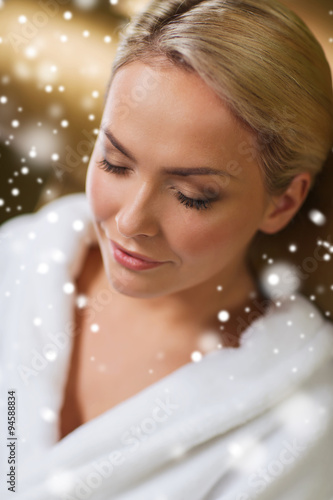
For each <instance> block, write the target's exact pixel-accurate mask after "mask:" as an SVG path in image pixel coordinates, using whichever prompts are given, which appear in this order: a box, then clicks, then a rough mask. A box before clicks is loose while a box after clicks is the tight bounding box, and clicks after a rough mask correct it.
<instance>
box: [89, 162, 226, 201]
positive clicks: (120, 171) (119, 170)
mask: <svg viewBox="0 0 333 500" xmlns="http://www.w3.org/2000/svg"><path fill="white" fill-rule="evenodd" d="M97 164H98V166H99V168H101V169H102V170H105V171H106V172H108V173H112V174H116V175H121V176H126V175H128V173H129V170H130V169H128V168H126V167H119V166H117V165H112V163H109V162H108V161H107V160H106V159H105V158H104V159H103V160H101V161H99V162H97ZM174 195H175V196H176V198H177V199H178V201H180V203H182V204H183V205H184V206H185V208H194V209H196V210H206V209H208V208H210V207H211V205H212V203H213V202H214V201H217V200H207V199H196V198H189V197H187V196H185V195H184V194H183V193H181V192H180V191H176V192H175V193H174Z"/></svg>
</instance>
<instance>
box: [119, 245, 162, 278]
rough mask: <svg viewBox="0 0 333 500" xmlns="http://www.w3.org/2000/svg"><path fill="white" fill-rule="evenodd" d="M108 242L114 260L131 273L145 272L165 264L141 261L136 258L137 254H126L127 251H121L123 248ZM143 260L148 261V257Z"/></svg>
mask: <svg viewBox="0 0 333 500" xmlns="http://www.w3.org/2000/svg"><path fill="white" fill-rule="evenodd" d="M109 242H110V247H111V251H112V255H113V258H114V260H115V261H116V262H118V264H121V265H122V266H124V267H126V268H127V269H131V270H132V271H146V270H148V269H153V268H155V267H159V266H162V265H163V264H165V262H156V261H152V260H149V261H148V260H144V259H141V258H140V257H136V255H138V254H135V255H134V252H133V253H127V251H125V250H122V248H123V247H122V246H120V245H118V244H117V243H115V242H113V241H112V240H109ZM145 259H148V257H145Z"/></svg>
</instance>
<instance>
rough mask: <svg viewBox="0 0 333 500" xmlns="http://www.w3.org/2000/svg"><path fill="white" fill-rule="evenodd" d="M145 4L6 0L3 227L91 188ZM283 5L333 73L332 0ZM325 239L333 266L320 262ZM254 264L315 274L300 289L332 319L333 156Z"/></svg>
mask: <svg viewBox="0 0 333 500" xmlns="http://www.w3.org/2000/svg"><path fill="white" fill-rule="evenodd" d="M146 3H147V0H118V1H116V0H111V1H109V0H38V1H34V0H21V1H20V0H0V224H1V223H3V222H5V221H6V220H9V219H10V218H12V217H15V216H17V215H20V214H23V213H30V212H34V211H36V210H38V209H39V208H40V207H41V206H42V205H44V204H45V203H48V202H49V201H51V200H52V199H54V198H58V197H59V196H62V195H64V194H67V193H72V192H77V191H84V190H85V176H86V169H87V166H88V161H89V156H90V153H91V151H92V148H93V143H94V140H95V138H96V135H95V134H96V131H97V129H98V127H99V122H100V119H101V115H102V111H103V100H104V93H105V87H106V84H107V81H108V78H109V74H110V70H111V65H112V60H113V57H114V54H115V50H116V46H117V42H118V34H119V30H120V29H121V28H122V27H123V26H124V25H125V24H126V23H127V22H128V20H129V18H130V16H131V15H132V14H133V13H134V12H135V11H137V10H139V9H141V8H142V7H143V6H144V5H145V4H146ZM284 3H285V4H287V5H288V6H289V7H290V8H291V9H293V10H294V11H295V12H297V13H298V14H299V15H300V17H302V18H303V20H304V21H305V22H306V23H307V24H308V26H309V27H310V28H311V29H312V31H313V32H314V34H315V35H316V37H317V38H318V40H319V41H320V42H321V44H322V46H323V48H324V51H325V53H326V55H327V59H328V60H329V63H330V65H331V67H333V0H332V1H331V0H284ZM68 12H69V13H70V14H71V15H70V14H66V13H68ZM22 16H23V17H22ZM313 208H315V209H318V210H320V211H321V212H322V213H324V214H325V216H326V223H325V224H324V225H322V226H317V225H316V224H314V223H313V222H311V220H310V219H309V217H308V213H309V211H310V210H311V209H313ZM318 240H322V241H326V244H327V255H328V256H329V257H330V256H332V259H329V260H327V261H320V262H317V265H313V259H314V257H313V255H314V251H315V249H316V248H318ZM291 243H293V244H296V245H297V251H296V252H293V253H291V252H290V250H289V246H290V244H291ZM0 244H1V241H0ZM323 253H324V252H323V249H322V248H321V250H320V255H323ZM265 256H266V257H265ZM251 259H252V262H253V265H254V267H255V268H256V269H257V270H258V271H259V270H260V269H261V268H262V267H263V266H264V265H266V264H267V261H268V259H272V261H271V262H272V263H274V262H275V261H277V260H283V261H288V262H292V263H294V264H295V265H296V266H298V267H299V269H300V270H301V271H302V273H303V274H304V275H307V277H306V278H304V279H303V280H302V284H301V291H302V292H303V293H304V294H305V295H307V296H311V298H312V300H314V301H315V302H316V303H317V304H318V306H319V307H320V308H321V309H322V310H323V312H325V313H326V316H328V317H329V316H330V315H331V314H332V315H333V264H332V261H333V160H332V158H330V159H329V161H328V162H327V164H326V165H325V167H324V169H323V173H322V174H321V175H320V176H319V178H318V180H317V185H316V187H315V189H314V190H313V191H312V192H311V193H310V195H309V197H308V199H307V201H306V202H305V204H304V205H303V207H302V209H301V211H300V212H299V213H298V215H297V216H296V217H295V219H294V220H293V221H292V222H291V223H290V224H289V225H288V227H287V228H286V229H285V230H283V231H281V232H280V233H278V234H277V235H273V236H271V235H270V236H268V237H267V236H265V235H263V234H261V233H259V234H258V236H257V238H256V239H255V241H254V243H253V247H252V249H251ZM311 262H312V264H311ZM311 266H312V267H311ZM310 268H311V269H312V270H311V271H309V272H307V270H310ZM314 268H315V269H314ZM0 279H1V277H0Z"/></svg>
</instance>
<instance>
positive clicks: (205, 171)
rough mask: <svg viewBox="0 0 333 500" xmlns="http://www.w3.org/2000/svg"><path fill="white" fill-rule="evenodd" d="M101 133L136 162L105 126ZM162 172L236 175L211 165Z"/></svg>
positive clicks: (166, 169) (169, 169) (185, 174)
mask: <svg viewBox="0 0 333 500" xmlns="http://www.w3.org/2000/svg"><path fill="white" fill-rule="evenodd" d="M102 131H103V133H104V134H105V136H106V137H107V138H108V139H109V141H110V142H111V144H112V145H113V146H114V147H115V148H116V149H118V151H120V152H121V153H122V154H123V155H125V156H126V157H127V158H129V159H130V160H132V161H133V162H134V163H137V161H136V159H135V158H134V156H133V154H132V153H131V152H130V151H129V150H128V149H127V148H125V146H123V145H122V144H121V143H120V142H119V141H118V139H116V137H115V136H114V135H113V134H112V132H111V131H110V130H107V129H105V128H102ZM163 172H164V173H166V174H171V175H179V176H181V177H187V176H190V175H218V176H220V177H228V178H234V179H236V177H235V176H234V175H232V174H230V172H227V171H225V170H218V169H216V168H211V167H192V168H178V167H175V168H164V169H163Z"/></svg>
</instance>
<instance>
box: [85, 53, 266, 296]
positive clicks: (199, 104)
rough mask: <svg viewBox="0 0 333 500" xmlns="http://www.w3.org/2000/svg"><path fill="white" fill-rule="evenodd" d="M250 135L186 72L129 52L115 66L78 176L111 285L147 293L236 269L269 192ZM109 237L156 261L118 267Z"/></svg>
mask: <svg viewBox="0 0 333 500" xmlns="http://www.w3.org/2000/svg"><path fill="white" fill-rule="evenodd" d="M253 141H254V138H253V136H252V134H251V133H250V132H249V131H248V130H246V129H245V128H243V126H242V125H241V124H240V122H238V121H237V120H236V118H235V117H234V116H233V115H232V114H231V113H230V112H229V110H228V109H227V108H226V106H225V105H224V103H223V102H222V101H221V100H220V99H219V98H218V97H217V95H216V94H215V93H214V92H213V91H212V90H211V89H210V88H209V87H208V86H207V85H206V84H205V83H204V82H203V81H202V80H201V79H200V78H199V77H198V76H197V75H196V74H194V73H188V72H185V71H184V70H182V69H179V68H176V67H174V66H169V67H167V66H165V67H160V68H156V69H153V68H152V67H150V66H147V65H146V64H144V63H142V62H139V61H136V62H134V63H131V64H129V65H127V66H124V67H123V68H121V69H120V70H118V72H117V73H116V75H115V78H114V80H113V82H112V85H111V88H110V92H109V95H108V99H107V103H106V106H105V110H104V114H103V118H102V124H101V132H100V135H99V138H98V140H97V142H96V145H95V148H94V151H93V154H92V157H91V161H90V164H89V169H88V174H87V182H86V193H87V198H88V202H89V205H90V208H91V211H92V214H93V217H94V225H95V229H96V231H97V235H98V240H99V245H100V248H101V253H102V257H103V263H104V267H105V272H106V274H107V277H108V280H109V282H110V283H111V284H112V285H113V287H114V288H115V289H116V290H118V291H120V292H121V293H123V294H125V295H129V296H133V297H141V298H153V297H158V296H163V295H167V294H173V293H177V292H180V291H184V290H188V289H190V288H192V287H196V286H197V285H200V286H203V285H204V286H207V287H208V286H212V284H213V283H214V285H215V284H216V283H219V284H221V285H224V284H225V283H226V281H227V280H229V281H230V280H232V279H233V278H236V276H238V275H239V272H240V269H241V268H242V269H244V265H245V256H246V251H247V247H248V245H249V243H250V242H251V240H252V238H253V236H254V235H255V233H256V232H257V231H258V229H260V225H261V223H262V221H263V217H264V214H265V210H266V208H267V206H268V202H269V197H268V195H267V193H266V191H265V189H264V185H263V179H262V176H261V172H260V169H259V166H258V163H257V161H256V159H255V158H254V155H253V150H254V149H253V145H254V142H253ZM109 164H111V165H114V166H116V167H117V168H116V169H115V168H114V167H110V166H109ZM110 168H111V170H110V171H109V172H107V171H106V170H107V169H110ZM193 169H198V170H197V171H196V172H193ZM199 169H200V170H199ZM208 169H211V171H212V170H215V173H212V172H210V171H209V170H208ZM199 174H201V175H199ZM191 199H192V200H193V199H194V200H204V201H197V202H193V201H191ZM110 240H112V241H113V242H115V243H117V244H119V245H121V246H122V247H123V248H125V249H126V250H128V251H132V252H136V253H139V254H141V255H144V256H146V257H148V258H150V259H153V260H156V261H164V263H163V264H162V265H160V266H158V267H155V268H151V269H146V270H133V269H128V268H127V267H126V266H124V265H123V264H121V263H119V262H118V261H117V260H116V259H115V258H114V254H113V252H112V249H111V244H110ZM214 290H215V289H214Z"/></svg>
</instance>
